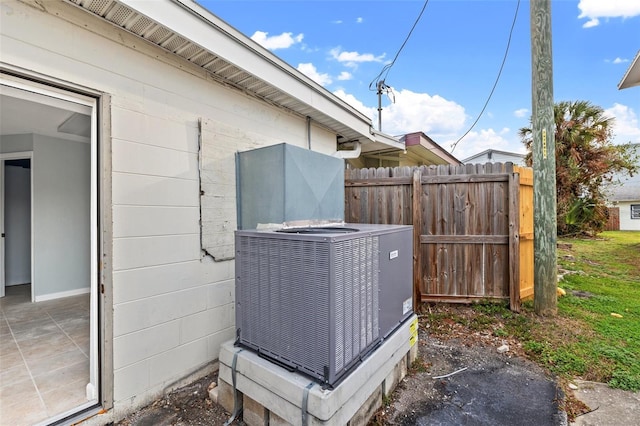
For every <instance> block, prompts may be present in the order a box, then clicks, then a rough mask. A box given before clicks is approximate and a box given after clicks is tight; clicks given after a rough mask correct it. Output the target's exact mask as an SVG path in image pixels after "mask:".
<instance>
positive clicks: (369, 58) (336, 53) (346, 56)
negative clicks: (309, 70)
mask: <svg viewBox="0 0 640 426" xmlns="http://www.w3.org/2000/svg"><path fill="white" fill-rule="evenodd" d="M329 53H330V54H331V57H333V59H335V60H337V61H338V62H341V63H344V64H345V65H346V66H350V67H353V66H356V65H357V64H358V63H363V62H382V61H383V60H384V56H385V55H384V54H382V55H380V56H375V55H374V54H373V53H358V52H345V51H342V50H341V48H340V47H336V48H333V49H331V50H330V51H329Z"/></svg>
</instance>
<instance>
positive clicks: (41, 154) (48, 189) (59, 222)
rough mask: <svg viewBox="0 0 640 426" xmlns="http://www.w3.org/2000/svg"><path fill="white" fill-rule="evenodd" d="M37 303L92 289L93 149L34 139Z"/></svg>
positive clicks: (76, 144)
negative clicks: (57, 295)
mask: <svg viewBox="0 0 640 426" xmlns="http://www.w3.org/2000/svg"><path fill="white" fill-rule="evenodd" d="M33 145H34V149H33V161H32V165H31V166H32V168H33V234H34V246H33V261H34V272H33V273H34V277H33V278H34V282H35V283H36V285H35V298H36V301H37V300H38V299H39V298H40V299H42V297H43V296H47V295H49V296H51V295H56V294H58V293H63V294H60V295H61V296H62V295H64V294H65V293H66V294H70V293H72V292H74V291H76V292H78V290H82V289H86V290H87V291H88V290H89V288H90V274H91V272H90V223H89V216H90V203H89V201H90V182H91V176H90V164H91V163H90V145H89V144H87V143H81V142H71V141H66V140H62V139H56V138H52V137H47V136H41V135H34V136H33Z"/></svg>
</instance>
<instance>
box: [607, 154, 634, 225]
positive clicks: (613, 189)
mask: <svg viewBox="0 0 640 426" xmlns="http://www.w3.org/2000/svg"><path fill="white" fill-rule="evenodd" d="M632 146H635V147H636V152H637V153H640V143H637V144H633V145H632ZM639 165H640V164H639ZM606 194H607V204H608V205H609V215H610V217H612V218H614V220H613V223H612V221H610V225H609V227H608V229H611V230H616V228H617V229H618V230H620V231H640V174H636V175H634V176H631V177H630V176H628V175H624V176H617V177H615V178H614V184H612V185H610V186H609V187H608V188H607V190H606ZM615 218H618V219H615ZM618 222H619V225H618Z"/></svg>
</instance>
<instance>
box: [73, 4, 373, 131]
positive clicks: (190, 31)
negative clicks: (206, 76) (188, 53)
mask: <svg viewBox="0 0 640 426" xmlns="http://www.w3.org/2000/svg"><path fill="white" fill-rule="evenodd" d="M67 1H69V2H71V3H73V4H75V5H78V6H80V7H81V8H83V9H84V10H85V11H87V12H92V13H94V14H97V15H98V16H100V17H101V18H103V19H106V20H107V21H110V22H111V23H113V24H115V25H117V26H119V27H121V28H123V29H125V30H127V31H130V32H132V33H134V34H136V35H137V36H139V37H143V38H145V37H144V36H143V34H141V33H140V32H136V31H134V30H133V28H131V26H129V25H123V24H120V23H118V22H116V21H115V18H111V17H110V16H105V14H100V13H97V12H96V11H94V10H93V7H92V3H93V2H92V0H67ZM111 2H113V3H119V4H120V5H122V6H123V7H126V8H129V9H131V10H132V11H134V12H135V13H137V14H139V15H141V16H143V17H145V18H146V19H148V20H150V21H152V22H153V23H155V24H157V25H159V26H162V27H165V28H168V29H170V30H171V31H172V32H175V33H176V34H179V35H180V36H181V37H182V38H184V39H186V40H187V41H189V42H190V43H192V44H193V46H194V47H197V48H200V49H204V50H205V51H207V52H210V53H211V54H212V55H215V57H217V58H219V59H220V61H224V62H225V63H228V64H231V65H233V66H234V67H235V68H237V69H239V70H242V72H243V73H245V74H246V75H247V76H250V77H251V78H252V79H253V82H252V84H253V85H254V86H255V81H256V80H257V81H260V82H262V83H263V88H264V87H270V88H273V90H271V91H272V92H277V94H276V95H274V96H273V98H274V99H275V100H273V99H269V101H270V102H272V103H275V104H277V103H279V102H282V106H283V107H285V108H287V109H289V110H291V111H293V112H295V113H298V114H300V115H303V116H307V117H310V118H311V119H312V120H314V121H315V122H317V123H320V124H321V125H323V126H325V127H327V128H329V129H330V130H332V131H335V132H336V134H338V135H339V136H341V137H343V138H345V139H348V140H359V141H362V142H369V141H374V137H373V135H372V133H371V129H372V126H371V119H370V118H368V117H367V116H366V115H365V114H364V113H362V112H360V111H359V110H357V109H356V108H354V107H352V106H351V105H349V104H348V103H347V102H345V101H343V100H342V99H340V98H338V97H337V96H335V95H334V94H333V93H331V92H329V91H328V90H326V89H325V88H324V87H322V86H321V85H319V84H317V83H316V82H314V81H313V80H311V79H310V78H308V77H307V76H305V75H304V74H303V73H301V72H299V71H298V70H296V69H295V68H293V67H291V66H290V65H288V64H287V63H286V62H284V61H282V60H281V59H279V58H278V57H277V56H275V55H274V54H272V53H271V52H270V51H268V50H267V49H265V48H263V47H262V46H260V45H259V44H258V43H256V42H254V41H253V40H251V39H250V38H248V37H246V36H244V35H243V34H242V33H240V32H239V31H238V30H236V29H235V28H233V27H232V26H231V25H229V24H227V23H226V22H224V21H223V20H221V19H220V18H218V17H217V16H215V15H214V14H213V13H211V12H209V11H208V10H207V9H205V8H203V7H202V6H200V5H199V4H197V3H196V2H195V1H192V0H164V1H148V0H109V1H108V3H111ZM102 3H104V2H102ZM115 15H117V14H115ZM156 44H158V45H159V46H160V47H164V46H162V45H161V44H160V43H156ZM173 53H174V54H176V55H177V56H181V57H183V58H185V56H183V55H182V54H180V53H178V52H176V51H174V52H173ZM185 59H187V60H190V61H191V59H189V58H185ZM200 66H202V67H203V68H206V67H205V66H204V65H200ZM235 85H238V86H241V84H239V83H235ZM241 88H242V87H241ZM242 89H244V90H246V91H247V92H251V89H252V88H251V87H247V88H242Z"/></svg>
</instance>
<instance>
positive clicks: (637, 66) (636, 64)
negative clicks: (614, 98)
mask: <svg viewBox="0 0 640 426" xmlns="http://www.w3.org/2000/svg"><path fill="white" fill-rule="evenodd" d="M633 86H640V50H638V53H636V57H635V58H634V59H633V61H631V65H630V66H629V69H628V70H627V72H626V73H625V74H624V76H623V77H622V80H620V83H618V89H626V88H629V87H633Z"/></svg>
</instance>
